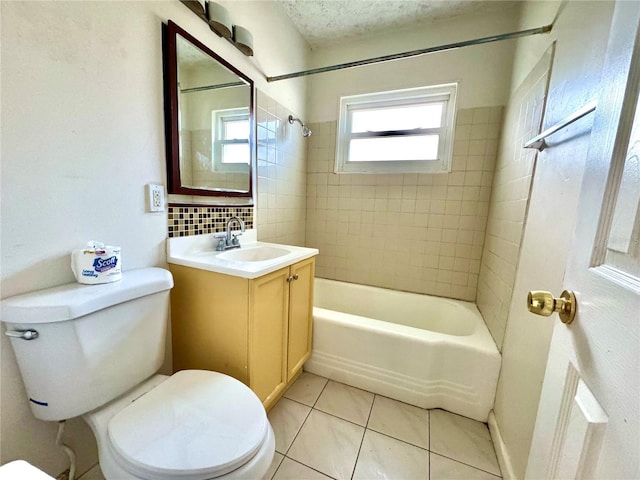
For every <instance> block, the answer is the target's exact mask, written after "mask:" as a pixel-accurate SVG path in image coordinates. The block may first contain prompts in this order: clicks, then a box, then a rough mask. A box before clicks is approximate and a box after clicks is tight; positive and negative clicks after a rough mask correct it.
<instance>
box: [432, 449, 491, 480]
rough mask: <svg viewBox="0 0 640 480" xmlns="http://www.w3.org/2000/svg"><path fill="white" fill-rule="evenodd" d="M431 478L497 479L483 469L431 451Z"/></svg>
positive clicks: (446, 479) (443, 479) (457, 479)
mask: <svg viewBox="0 0 640 480" xmlns="http://www.w3.org/2000/svg"><path fill="white" fill-rule="evenodd" d="M430 463H431V467H430V468H431V472H430V475H431V476H430V478H431V480H499V479H500V477H497V476H495V475H491V474H490V473H487V472H485V471H483V470H478V469H477V468H474V467H470V466H469V465H465V464H464V463H460V462H456V461H455V460H451V459H450V458H446V457H442V456H440V455H437V454H435V453H433V452H432V453H431V456H430Z"/></svg>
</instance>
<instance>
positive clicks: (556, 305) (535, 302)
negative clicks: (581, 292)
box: [527, 290, 577, 324]
mask: <svg viewBox="0 0 640 480" xmlns="http://www.w3.org/2000/svg"><path fill="white" fill-rule="evenodd" d="M527 308H528V309H529V311H530V312H531V313H535V314H536V315H542V316H543V317H548V316H549V315H551V314H552V313H553V312H558V314H559V315H560V320H562V323H566V324H569V323H571V322H573V318H574V317H575V316H576V308H577V304H576V296H575V295H574V294H573V292H572V291H571V290H565V291H563V292H562V294H561V295H560V298H554V297H553V295H552V294H551V292H543V291H540V290H534V291H532V292H529V295H527Z"/></svg>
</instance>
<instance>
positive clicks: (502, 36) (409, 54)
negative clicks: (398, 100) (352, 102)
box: [267, 24, 553, 82]
mask: <svg viewBox="0 0 640 480" xmlns="http://www.w3.org/2000/svg"><path fill="white" fill-rule="evenodd" d="M552 28H553V24H551V25H545V26H544V27H538V28H530V29H528V30H520V31H518V32H511V33H502V34H500V35H492V36H491V37H483V38H476V39H473V40H465V41H464V42H457V43H449V44H446V45H440V46H437V47H428V48H422V49H420V50H411V51H408V52H402V53H392V54H391V55H383V56H381V57H373V58H367V59H365V60H356V61H354V62H347V63H340V64H338V65H331V66H328V67H319V68H312V69H310V70H302V71H300V72H294V73H287V74H285V75H276V76H274V77H267V82H278V81H280V80H287V79H290V78H297V77H304V76H307V75H315V74H317V73H326V72H333V71H334V70H343V69H345V68H353V67H361V66H363V65H370V64H372V63H382V62H388V61H391V60H400V59H402V58H409V57H417V56H420V55H426V54H428V53H435V52H442V51H445V50H454V49H456V48H462V47H468V46H470V45H481V44H483V43H491V42H499V41H501V40H509V39H512V38H520V37H528V36H530V35H538V34H540V33H549V32H550V31H551V29H552Z"/></svg>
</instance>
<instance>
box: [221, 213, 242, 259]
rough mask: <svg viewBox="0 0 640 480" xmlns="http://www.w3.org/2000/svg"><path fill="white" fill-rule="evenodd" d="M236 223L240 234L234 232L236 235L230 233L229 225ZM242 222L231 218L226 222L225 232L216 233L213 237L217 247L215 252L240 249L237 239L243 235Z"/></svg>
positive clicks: (236, 218) (237, 218) (239, 219)
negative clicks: (216, 240)
mask: <svg viewBox="0 0 640 480" xmlns="http://www.w3.org/2000/svg"><path fill="white" fill-rule="evenodd" d="M234 222H235V223H237V224H238V226H239V227H240V233H238V231H237V230H236V233H231V225H232V224H233V223H234ZM244 230H245V229H244V222H243V221H242V219H241V218H239V217H231V218H230V219H229V220H227V226H226V232H224V233H223V232H220V233H216V234H215V237H216V238H217V239H218V245H217V246H216V250H218V251H223V250H230V249H232V248H240V240H238V237H239V236H240V235H242V234H243V233H244Z"/></svg>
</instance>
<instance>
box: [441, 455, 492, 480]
mask: <svg viewBox="0 0 640 480" xmlns="http://www.w3.org/2000/svg"><path fill="white" fill-rule="evenodd" d="M429 452H430V453H433V454H434V455H438V456H439V457H443V458H447V459H449V460H452V461H454V462H456V463H461V464H462V465H466V466H467V467H471V468H473V469H475V470H480V471H481V472H484V473H488V474H489V475H492V476H494V477H496V478H502V472H501V473H500V475H496V474H495V473H491V472H489V471H488V470H484V469H482V468H480V467H476V466H475V465H471V464H470V463H465V462H462V461H460V460H458V459H456V458H453V457H448V456H446V455H443V454H441V453H437V452H434V451H433V450H429ZM429 470H431V456H429Z"/></svg>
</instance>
